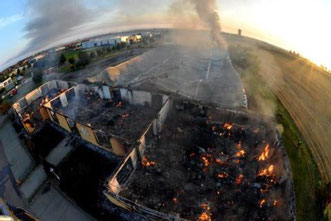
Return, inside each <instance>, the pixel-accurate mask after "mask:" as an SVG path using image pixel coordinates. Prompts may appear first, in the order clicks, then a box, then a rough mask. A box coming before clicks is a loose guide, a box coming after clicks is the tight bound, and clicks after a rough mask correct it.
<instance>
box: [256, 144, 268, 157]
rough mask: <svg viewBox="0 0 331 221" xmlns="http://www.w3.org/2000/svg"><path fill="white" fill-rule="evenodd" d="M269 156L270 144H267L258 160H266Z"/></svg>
mask: <svg viewBox="0 0 331 221" xmlns="http://www.w3.org/2000/svg"><path fill="white" fill-rule="evenodd" d="M268 156H269V144H267V145H266V146H265V148H264V150H263V152H262V153H261V155H260V156H259V158H258V160H259V161H263V160H266V159H267V158H268Z"/></svg>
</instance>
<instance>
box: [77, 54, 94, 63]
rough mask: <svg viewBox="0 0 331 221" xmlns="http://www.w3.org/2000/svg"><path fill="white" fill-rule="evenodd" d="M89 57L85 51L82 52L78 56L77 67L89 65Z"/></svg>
mask: <svg viewBox="0 0 331 221" xmlns="http://www.w3.org/2000/svg"><path fill="white" fill-rule="evenodd" d="M90 60H91V58H90V56H89V54H88V53H87V52H86V51H82V52H80V53H79V54H78V60H77V66H78V67H83V66H86V65H88V64H89V63H90Z"/></svg>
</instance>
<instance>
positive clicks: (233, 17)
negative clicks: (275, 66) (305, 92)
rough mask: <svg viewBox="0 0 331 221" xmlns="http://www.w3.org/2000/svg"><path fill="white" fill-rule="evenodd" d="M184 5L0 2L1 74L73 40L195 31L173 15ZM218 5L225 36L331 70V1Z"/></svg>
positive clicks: (146, 0) (151, 0)
mask: <svg viewBox="0 0 331 221" xmlns="http://www.w3.org/2000/svg"><path fill="white" fill-rule="evenodd" d="M187 1H189V0H162V1H160V0H56V1H54V0H1V1H0V71H1V70H3V69H4V68H6V67H7V66H8V65H12V64H13V62H16V61H17V59H18V58H21V59H22V58H24V57H25V56H28V55H30V54H32V53H35V52H37V51H39V50H43V49H47V48H50V47H53V46H56V45H59V44H63V43H65V42H69V41H72V40H76V39H77V38H83V37H88V36H92V35H96V34H103V33H107V32H113V31H123V30H129V29H134V28H157V27H174V26H176V25H177V24H178V23H180V24H186V25H188V26H189V27H191V26H192V27H194V26H195V22H194V20H192V19H187V15H190V12H189V10H183V9H182V10H183V11H180V12H178V11H177V12H176V13H177V15H176V16H175V15H174V12H173V5H174V4H175V3H178V2H184V3H185V2H187ZM201 1H205V0H201ZM216 1H217V5H218V8H215V10H216V11H217V12H218V13H219V15H220V20H221V21H220V22H221V25H222V30H223V31H225V32H230V33H236V32H237V29H238V28H240V29H242V30H243V35H246V36H250V37H253V38H257V39H260V40H264V41H266V42H269V43H271V44H274V45H277V46H280V47H282V48H285V49H287V50H294V51H297V52H299V53H300V54H301V55H302V56H304V57H306V58H308V59H310V60H312V61H313V62H315V63H316V64H318V65H321V64H322V65H324V66H327V67H328V68H329V69H331V44H330V42H329V41H330V40H331V28H330V21H331V0H236V1H233V0H216ZM184 5H185V4H184ZM177 10H178V9H177ZM178 14H180V15H181V16H182V17H180V18H179V17H178Z"/></svg>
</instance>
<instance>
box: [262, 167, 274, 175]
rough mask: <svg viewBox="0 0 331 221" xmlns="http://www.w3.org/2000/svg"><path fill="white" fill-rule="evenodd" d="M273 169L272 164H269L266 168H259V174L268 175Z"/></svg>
mask: <svg viewBox="0 0 331 221" xmlns="http://www.w3.org/2000/svg"><path fill="white" fill-rule="evenodd" d="M273 171H274V165H270V166H269V167H268V168H267V169H263V170H260V173H259V176H270V175H271V174H272V172H273Z"/></svg>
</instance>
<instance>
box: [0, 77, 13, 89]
mask: <svg viewBox="0 0 331 221" xmlns="http://www.w3.org/2000/svg"><path fill="white" fill-rule="evenodd" d="M14 87H15V84H14V82H13V80H12V79H11V78H7V79H6V80H4V81H3V82H1V83H0V88H6V91H9V90H11V89H13V88H14Z"/></svg>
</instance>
